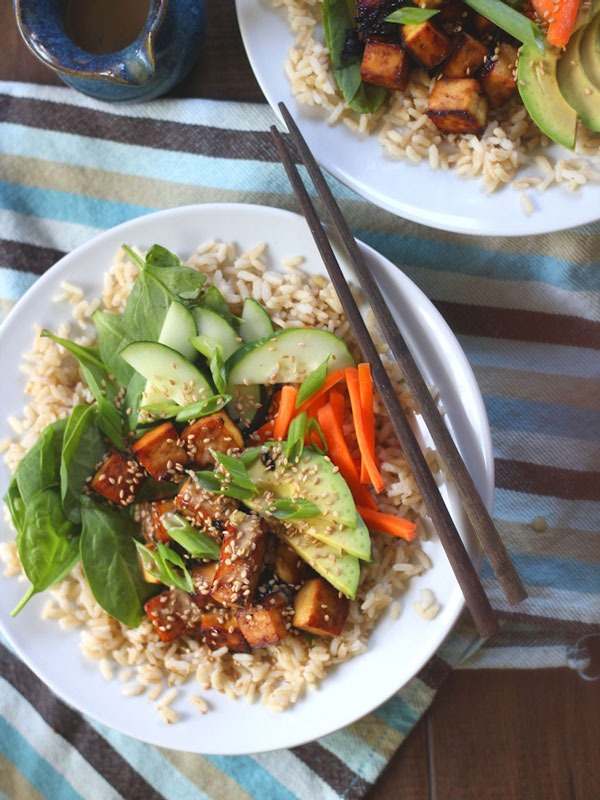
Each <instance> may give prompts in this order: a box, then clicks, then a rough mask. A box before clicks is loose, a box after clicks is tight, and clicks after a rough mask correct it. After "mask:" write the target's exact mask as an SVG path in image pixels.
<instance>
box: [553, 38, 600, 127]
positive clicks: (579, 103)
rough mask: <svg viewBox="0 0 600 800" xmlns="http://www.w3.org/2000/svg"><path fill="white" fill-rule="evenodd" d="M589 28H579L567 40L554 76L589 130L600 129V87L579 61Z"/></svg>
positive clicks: (566, 98)
mask: <svg viewBox="0 0 600 800" xmlns="http://www.w3.org/2000/svg"><path fill="white" fill-rule="evenodd" d="M588 30H589V28H587V27H586V28H580V29H579V30H578V31H576V32H575V33H574V34H573V35H572V36H571V39H570V40H569V44H568V45H567V49H566V50H565V52H564V54H563V56H562V58H561V59H560V60H559V62H558V66H557V68H556V78H557V80H558V85H559V87H560V91H561V92H562V94H563V97H564V98H565V100H566V101H567V103H568V104H569V105H570V106H571V107H572V108H574V109H575V111H576V113H577V116H578V117H579V119H580V120H581V121H582V123H583V124H584V125H585V126H586V128H589V129H590V130H591V131H596V132H597V131H600V88H598V87H597V86H595V85H594V84H593V83H592V81H591V80H590V79H589V77H588V75H587V73H586V72H585V70H584V67H583V64H582V61H581V52H580V45H581V41H582V36H583V35H584V34H587V32H588Z"/></svg>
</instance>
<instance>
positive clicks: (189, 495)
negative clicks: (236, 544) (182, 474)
mask: <svg viewBox="0 0 600 800" xmlns="http://www.w3.org/2000/svg"><path fill="white" fill-rule="evenodd" d="M237 507H238V503H237V501H236V500H232V499H231V498H230V497H224V496H223V495H220V494H214V493H213V492H208V491H207V490H206V489H204V488H203V487H202V486H200V485H199V484H198V483H196V481H195V480H194V479H193V478H188V479H187V481H186V482H185V483H184V484H183V486H182V487H181V489H180V490H179V491H178V492H177V494H176V495H175V508H176V510H177V511H180V512H181V513H182V514H183V515H184V516H185V517H187V518H188V519H189V520H190V521H191V522H192V523H193V524H194V525H195V526H196V527H197V528H203V529H206V530H207V532H208V533H211V532H214V531H211V529H216V530H217V531H221V530H223V528H224V526H225V524H226V522H227V521H228V520H229V517H230V516H231V514H233V512H234V511H235V510H236V509H237Z"/></svg>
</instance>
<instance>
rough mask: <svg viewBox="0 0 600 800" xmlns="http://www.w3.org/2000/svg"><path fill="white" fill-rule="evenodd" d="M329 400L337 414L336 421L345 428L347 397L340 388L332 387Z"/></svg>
mask: <svg viewBox="0 0 600 800" xmlns="http://www.w3.org/2000/svg"><path fill="white" fill-rule="evenodd" d="M329 402H330V403H331V408H332V410H333V413H334V415H335V419H336V422H337V423H338V425H339V426H340V428H342V429H343V425H344V414H345V413H346V399H345V398H344V395H343V394H342V393H341V392H340V390H339V389H332V390H331V391H330V392H329Z"/></svg>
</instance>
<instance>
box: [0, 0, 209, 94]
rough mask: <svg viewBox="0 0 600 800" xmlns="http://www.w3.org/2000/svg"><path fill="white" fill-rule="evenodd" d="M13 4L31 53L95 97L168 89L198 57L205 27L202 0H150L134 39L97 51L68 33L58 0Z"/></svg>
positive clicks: (68, 82)
mask: <svg viewBox="0 0 600 800" xmlns="http://www.w3.org/2000/svg"><path fill="white" fill-rule="evenodd" d="M123 2H124V3H125V2H127V0H123ZM13 4H14V10H15V16H16V20H17V25H18V26H19V30H20V32H21V35H22V36H23V38H24V40H25V42H26V44H27V46H28V47H29V49H30V50H31V51H32V52H33V53H34V55H35V56H37V58H39V59H40V60H41V61H42V62H43V63H44V64H46V65H47V66H48V67H50V69H52V70H54V72H56V74H57V75H59V76H60V77H61V78H62V79H63V81H64V82H65V83H67V84H68V85H69V86H72V87H73V88H74V89H77V90H78V91H80V92H83V93H84V94H87V95H91V96H92V97H97V98H99V99H100V100H110V101H133V100H150V99H152V98H153V97H158V96H159V95H161V94H164V93H165V92H167V91H168V90H169V89H171V88H172V87H173V86H175V85H176V84H177V83H178V82H179V81H180V80H182V79H183V78H184V77H185V75H186V74H187V73H188V72H189V70H190V69H191V67H192V65H193V64H194V62H195V60H196V59H197V58H198V55H199V54H200V48H201V45H202V41H203V38H204V30H205V27H206V7H205V0H150V2H149V11H148V17H147V19H146V22H145V24H144V26H143V28H142V30H140V32H139V34H138V36H137V38H136V39H135V40H134V41H133V42H132V43H131V44H130V45H128V46H127V47H125V48H124V49H122V50H119V51H117V52H115V53H108V54H106V55H97V54H95V53H88V52H86V51H85V50H82V49H81V48H80V47H78V46H77V45H76V44H75V43H74V42H73V41H71V39H70V38H69V37H68V36H67V34H66V32H65V28H64V24H63V19H62V8H61V0H13Z"/></svg>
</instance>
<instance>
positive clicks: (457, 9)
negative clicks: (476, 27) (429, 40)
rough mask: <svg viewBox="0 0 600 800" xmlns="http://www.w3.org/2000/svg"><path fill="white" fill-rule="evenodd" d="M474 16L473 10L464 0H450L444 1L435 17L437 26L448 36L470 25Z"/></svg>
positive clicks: (460, 31)
mask: <svg viewBox="0 0 600 800" xmlns="http://www.w3.org/2000/svg"><path fill="white" fill-rule="evenodd" d="M472 16H473V12H472V11H471V9H470V8H469V7H468V6H466V5H465V4H464V3H463V1H462V0H448V1H447V2H445V3H442V5H441V6H440V12H439V14H436V15H435V18H434V19H435V25H436V27H438V28H440V29H441V30H443V31H444V33H447V34H448V36H455V35H456V34H457V33H462V31H464V30H465V29H466V28H467V27H469V26H470V22H471V18H472Z"/></svg>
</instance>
